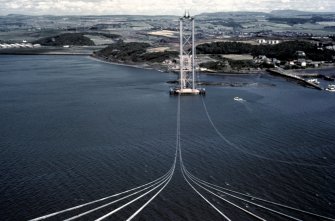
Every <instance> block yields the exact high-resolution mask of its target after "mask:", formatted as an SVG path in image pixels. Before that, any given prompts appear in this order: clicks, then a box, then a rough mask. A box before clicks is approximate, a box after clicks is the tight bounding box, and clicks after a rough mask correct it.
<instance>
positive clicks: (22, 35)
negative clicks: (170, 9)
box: [0, 10, 335, 74]
mask: <svg viewBox="0 0 335 221" xmlns="http://www.w3.org/2000/svg"><path fill="white" fill-rule="evenodd" d="M178 19H179V17H178V16H131V15H129V16H125V15H124V16H121V15H120V16H28V15H16V14H11V15H7V16H0V30H1V31H0V54H84V55H91V56H92V57H95V58H97V59H100V60H104V61H107V62H113V63H118V64H125V65H134V66H138V67H145V68H154V69H158V70H161V71H172V72H173V71H178V69H179V65H178V56H179V52H178V51H179V45H178V44H179V30H178V28H179V27H178ZM195 19H196V27H195V29H196V36H195V37H196V39H197V40H196V53H197V57H196V63H197V69H198V71H200V72H207V73H236V74H240V73H243V74H245V73H258V72H260V71H262V70H266V69H269V68H273V67H280V68H282V69H285V70H288V69H306V68H311V69H316V68H324V67H333V66H334V60H335V35H334V32H335V23H334V22H333V21H334V19H335V13H316V12H315V13H312V12H302V11H292V10H282V11H272V12H271V13H260V12H220V13H204V14H200V15H196V16H195Z"/></svg>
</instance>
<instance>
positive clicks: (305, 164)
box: [201, 97, 335, 168]
mask: <svg viewBox="0 0 335 221" xmlns="http://www.w3.org/2000/svg"><path fill="white" fill-rule="evenodd" d="M201 99H202V103H203V107H204V110H205V113H206V116H207V119H208V121H209V123H210V124H211V126H212V127H213V129H214V130H215V132H216V133H217V134H218V136H219V137H220V138H221V139H222V140H223V141H224V142H226V143H227V144H229V145H230V146H232V147H234V148H235V149H237V150H239V151H241V152H242V153H244V154H247V155H250V156H253V157H256V158H259V159H263V160H269V161H272V162H278V163H285V164H290V165H298V166H306V167H315V168H332V167H335V164H333V165H318V164H312V163H298V162H293V161H286V160H276V159H272V158H269V157H265V156H262V155H259V154H256V153H252V152H250V151H247V150H246V149H244V148H241V147H239V146H237V145H236V144H234V143H232V142H231V141H230V140H228V139H227V138H226V137H225V136H224V135H223V134H222V133H221V132H220V131H219V130H218V129H217V127H216V126H215V124H214V122H213V120H212V118H211V116H210V114H209V112H208V109H207V106H206V103H205V101H204V98H203V97H202V98H201Z"/></svg>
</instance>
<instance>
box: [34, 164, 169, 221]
mask: <svg viewBox="0 0 335 221" xmlns="http://www.w3.org/2000/svg"><path fill="white" fill-rule="evenodd" d="M171 170H172V168H171V169H170V170H169V171H168V172H167V173H166V174H164V175H163V176H161V177H159V178H157V179H156V180H153V181H151V182H149V183H146V184H143V185H141V186H138V187H135V188H132V189H129V190H126V191H123V192H120V193H116V194H113V195H111V196H107V197H104V198H101V199H98V200H94V201H91V202H88V203H84V204H80V205H77V206H74V207H71V208H67V209H64V210H61V211H57V212H53V213H50V214H47V215H44V216H40V217H37V218H34V219H31V220H29V221H38V220H43V219H47V218H50V217H53V216H56V215H60V214H63V213H66V212H69V211H73V210H76V209H79V208H82V207H85V206H89V205H92V204H94V203H98V202H101V201H105V200H107V199H111V198H114V197H117V196H120V195H123V194H125V193H129V192H132V191H135V190H138V189H140V188H142V187H146V186H148V185H150V184H152V183H155V182H158V181H160V180H163V179H164V178H165V177H166V176H167V175H168V174H169V173H170V172H171Z"/></svg>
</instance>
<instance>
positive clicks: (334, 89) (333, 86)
mask: <svg viewBox="0 0 335 221" xmlns="http://www.w3.org/2000/svg"><path fill="white" fill-rule="evenodd" d="M326 91H330V92H335V84H330V85H328V87H327V88H326Z"/></svg>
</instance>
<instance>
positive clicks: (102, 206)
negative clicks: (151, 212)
mask: <svg viewBox="0 0 335 221" xmlns="http://www.w3.org/2000/svg"><path fill="white" fill-rule="evenodd" d="M171 173H172V170H170V172H169V173H167V174H166V175H165V177H164V179H163V180H159V181H157V182H155V183H153V184H151V185H150V186H147V187H145V188H143V189H141V190H138V191H136V192H133V193H131V194H128V195H126V196H124V197H121V198H119V199H117V200H114V201H112V202H109V203H106V204H103V205H101V206H98V207H96V208H93V209H91V210H88V211H85V212H83V213H80V214H77V215H75V216H72V217H70V218H67V219H66V220H65V221H70V220H75V219H78V218H80V217H82V216H85V215H87V214H90V213H92V212H95V211H97V210H100V209H102V208H105V207H107V206H110V205H112V204H114V203H117V202H119V201H121V200H124V199H127V198H129V197H131V196H134V195H137V194H139V193H141V192H143V191H144V190H147V189H149V190H151V189H153V188H154V187H155V186H157V185H159V184H161V183H164V182H166V180H167V179H168V178H169V176H170V175H171ZM149 190H148V191H149ZM148 191H147V192H148Z"/></svg>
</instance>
